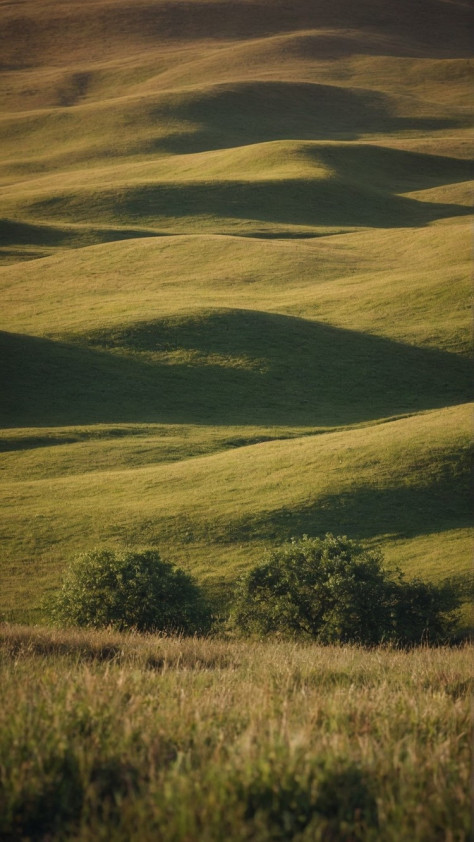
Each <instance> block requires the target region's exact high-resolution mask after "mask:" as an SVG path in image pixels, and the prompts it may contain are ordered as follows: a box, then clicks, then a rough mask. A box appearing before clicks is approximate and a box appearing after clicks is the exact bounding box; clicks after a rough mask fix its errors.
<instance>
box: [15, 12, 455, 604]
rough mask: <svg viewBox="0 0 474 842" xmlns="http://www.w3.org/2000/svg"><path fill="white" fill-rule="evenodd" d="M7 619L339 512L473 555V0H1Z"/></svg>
mask: <svg viewBox="0 0 474 842" xmlns="http://www.w3.org/2000/svg"><path fill="white" fill-rule="evenodd" d="M0 21H1V23H2V26H1V27H0V32H1V36H0V37H1V39H2V55H3V66H2V74H1V78H2V84H1V89H0V101H1V103H2V116H1V118H0V137H1V152H0V183H1V185H2V199H1V209H0V258H1V268H0V290H1V293H0V294H1V300H2V308H1V316H0V345H1V360H2V363H1V378H2V409H1V412H2V416H1V423H2V428H1V430H0V448H1V450H2V456H1V462H0V467H1V480H0V481H1V493H2V515H1V523H0V533H1V536H2V546H3V553H2V562H1V568H0V575H1V578H2V588H1V601H0V614H1V615H2V616H3V617H4V618H7V619H14V620H20V621H21V620H24V619H28V618H29V619H38V618H40V617H41V603H42V599H43V597H44V596H45V595H48V593H50V592H51V590H53V589H54V588H56V587H57V585H58V582H59V579H60V576H61V572H62V570H63V568H64V566H65V564H66V563H67V562H68V560H69V559H70V558H71V556H73V555H74V554H75V553H76V552H78V551H82V550H87V549H91V548H92V547H93V546H96V545H101V544H106V545H109V546H116V547H120V546H128V547H130V546H143V545H150V544H153V545H155V544H156V545H158V546H159V548H160V550H162V552H163V555H164V556H165V557H167V558H169V559H170V560H173V561H175V562H177V563H180V564H182V565H183V566H185V567H186V568H187V569H188V570H190V571H191V572H193V573H195V574H196V575H197V577H198V578H199V579H200V580H201V581H205V582H207V583H209V584H210V585H212V587H215V588H220V589H221V590H222V592H225V591H227V590H228V589H229V587H230V586H231V584H232V581H233V579H234V578H235V576H236V574H237V573H238V572H241V571H242V570H244V569H245V568H246V567H248V566H249V565H250V564H251V563H253V562H254V561H256V560H257V559H258V557H259V554H260V552H261V551H262V549H263V548H264V547H267V546H271V545H274V544H276V543H279V542H280V541H282V540H285V539H287V538H288V537H291V536H292V535H299V534H301V533H303V532H306V533H308V534H315V535H319V534H324V533H325V532H327V531H333V532H335V533H346V534H348V535H350V536H352V537H355V538H358V539H361V540H363V541H364V542H366V543H367V544H368V545H371V546H380V547H381V548H382V550H383V551H384V554H385V557H386V559H387V563H389V564H397V565H399V566H400V567H401V568H402V569H404V570H405V571H406V572H407V573H409V574H410V575H419V576H423V577H426V578H433V579H441V578H443V577H444V576H448V575H466V574H467V573H468V571H469V564H470V543H469V514H468V508H467V506H468V504H467V499H468V480H467V456H466V453H467V448H468V437H469V412H468V401H470V400H471V398H472V393H471V389H470V383H471V381H470V373H469V357H468V355H469V315H468V304H469V293H468V278H469V274H470V259H471V255H470V244H469V224H470V221H469V213H470V192H469V191H470V183H471V182H470V180H471V177H472V169H471V162H470V160H469V137H470V134H469V133H470V130H471V129H470V126H471V114H470V112H469V103H470V102H471V101H472V100H471V98H470V97H469V90H470V59H469V53H470V47H469V39H468V29H469V24H468V21H469V12H468V7H467V5H466V4H465V3H464V2H461V1H460V2H447V0H416V2H408V0H400V2H398V3H397V4H396V8H395V7H393V8H392V7H391V6H390V5H388V4H387V3H385V2H382V0H364V3H362V4H352V3H349V2H348V0H337V2H333V3H331V4H327V3H325V2H322V0H312V2H309V0H291V1H290V0H244V2H242V1H241V2H239V3H237V2H236V0H221V1H220V2H217V0H186V2H184V0H173V2H165V0H140V2H137V3H130V2H125V0H117V2H114V3H111V2H108V0H87V2H81V3H79V2H68V3H64V2H61V0H48V2H44V3H41V4H38V3H36V2H33V0H25V2H23V3H21V4H20V3H16V2H15V3H3V4H0Z"/></svg>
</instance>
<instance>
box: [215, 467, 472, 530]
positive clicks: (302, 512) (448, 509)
mask: <svg viewBox="0 0 474 842" xmlns="http://www.w3.org/2000/svg"><path fill="white" fill-rule="evenodd" d="M450 456H451V461H448V462H446V463H445V464H444V465H443V466H442V470H441V476H435V477H432V478H431V479H432V482H431V483H430V482H429V479H428V480H427V481H426V483H425V484H424V485H423V486H415V487H413V486H409V485H404V486H398V487H388V488H380V487H372V488H367V487H365V488H364V487H363V488H355V490H354V491H353V492H351V493H342V494H336V495H331V496H328V497H323V498H321V499H320V500H318V502H317V503H314V504H312V505H309V506H306V507H303V508H300V509H296V510H294V509H289V508H288V509H280V510H278V511H272V512H270V513H267V515H266V516H265V517H260V516H257V517H250V518H248V519H247V520H243V521H242V522H240V523H237V524H232V525H231V526H230V527H229V530H228V533H227V534H226V535H225V536H222V538H221V540H224V541H226V540H230V541H235V540H237V538H238V539H239V540H242V541H244V540H256V539H258V540H270V539H276V538H278V539H279V540H282V541H285V540H289V539H290V538H291V537H293V536H295V535H324V534H325V533H326V532H332V533H334V534H339V535H340V534H345V535H350V536H351V537H353V538H356V539H360V540H365V539H369V538H373V537H374V536H375V535H391V536H392V537H394V538H414V537H415V536H417V535H420V534H425V535H429V534H435V533H439V532H442V531H445V530H449V529H459V528H463V527H468V526H470V524H471V519H472V517H471V507H470V470H469V464H468V461H469V460H468V454H467V453H454V452H453V453H452V454H450ZM431 467H432V466H431ZM374 472H375V473H376V467H375V468H374ZM426 477H427V478H429V477H430V474H429V466H428V467H427V471H426Z"/></svg>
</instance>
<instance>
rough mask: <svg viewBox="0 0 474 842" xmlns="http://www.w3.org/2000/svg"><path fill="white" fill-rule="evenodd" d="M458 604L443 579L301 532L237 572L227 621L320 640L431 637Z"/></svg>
mask: <svg viewBox="0 0 474 842" xmlns="http://www.w3.org/2000/svg"><path fill="white" fill-rule="evenodd" d="M458 604H459V601H458V599H457V597H456V594H455V593H454V591H453V589H452V588H450V587H449V586H448V585H447V584H446V585H443V586H436V585H433V584H426V583H424V582H420V581H414V582H406V581H405V580H404V578H403V575H402V574H401V573H399V572H398V571H397V572H396V573H394V574H390V573H388V572H387V571H385V570H384V569H383V567H382V556H381V554H380V553H379V552H378V551H368V550H365V549H364V548H363V547H361V546H360V545H358V544H356V543H355V542H353V541H350V540H348V539H347V538H346V537H334V536H333V535H326V537H325V538H322V539H320V538H308V537H307V536H304V537H303V538H301V539H300V540H296V539H293V540H292V541H291V542H290V543H289V544H286V545H284V546H282V547H280V548H279V549H277V550H273V551H272V552H270V553H269V554H268V555H267V557H266V558H265V559H264V560H263V561H262V563H261V564H259V565H257V566H256V567H254V568H253V569H252V570H251V571H250V572H249V573H247V574H245V575H244V576H242V577H241V579H240V580H239V581H238V583H237V587H236V591H235V598H234V603H233V607H232V612H231V623H232V624H233V625H234V626H235V627H236V628H237V629H239V630H241V631H242V632H244V633H251V634H252V633H254V634H259V635H268V634H274V633H279V634H282V635H285V636H288V635H290V636H306V637H310V638H314V639H317V640H318V641H319V642H321V643H333V642H341V643H351V642H356V643H361V644H364V645H367V644H368V645H371V644H377V643H381V642H384V641H393V642H396V643H401V644H410V643H419V642H421V641H423V640H429V641H431V642H438V641H441V640H445V639H446V637H447V636H448V635H449V633H450V631H451V629H452V626H453V622H454V617H453V614H454V612H455V610H456V609H457V607H458Z"/></svg>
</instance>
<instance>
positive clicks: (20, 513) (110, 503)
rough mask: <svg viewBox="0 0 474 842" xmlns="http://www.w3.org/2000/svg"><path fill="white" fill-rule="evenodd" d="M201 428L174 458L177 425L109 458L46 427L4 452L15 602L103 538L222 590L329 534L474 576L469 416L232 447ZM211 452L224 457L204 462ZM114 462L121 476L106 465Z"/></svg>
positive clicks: (460, 411)
mask: <svg viewBox="0 0 474 842" xmlns="http://www.w3.org/2000/svg"><path fill="white" fill-rule="evenodd" d="M200 429H201V432H200V433H199V434H197V433H196V431H195V430H191V431H189V430H188V431H186V430H185V431H183V433H184V435H183V437H184V436H187V438H188V441H189V440H190V437H191V439H194V444H193V445H191V446H190V444H191V443H189V444H188V454H189V455H188V456H187V457H184V456H183V458H181V459H179V458H178V456H177V453H176V451H175V452H174V455H172V456H171V458H174V460H175V461H170V455H169V450H168V455H166V452H167V451H166V445H165V443H164V442H163V439H165V440H166V438H167V436H168V435H171V436H174V437H176V428H172V430H170V431H168V430H167V429H166V428H159V429H157V430H149V431H148V432H147V433H146V436H145V437H144V438H143V437H135V438H133V439H130V438H127V434H128V436H129V435H130V433H131V432H132V433H133V432H134V431H130V430H128V431H127V430H126V429H125V430H123V431H122V435H123V439H120V438H118V439H116V441H115V445H114V447H113V450H111V449H110V448H111V444H110V443H109V442H108V441H107V440H105V441H102V440H101V439H96V440H95V441H94V443H93V447H92V448H91V446H90V444H89V443H88V442H87V439H86V440H85V441H84V432H83V440H82V442H81V441H79V442H76V443H71V444H68V443H67V441H66V442H64V440H63V443H60V444H50V443H49V442H48V439H47V437H43V439H41V437H40V434H39V431H38V430H37V431H36V433H35V432H33V431H30V433H29V436H30V439H29V440H26V442H24V444H23V449H22V448H21V442H17V443H16V448H17V449H16V450H13V451H12V452H10V453H5V454H4V456H3V459H4V464H5V466H6V468H7V471H8V473H7V477H6V479H5V481H4V483H3V488H2V490H3V495H4V499H5V501H6V505H5V507H4V518H3V520H4V524H5V533H4V547H5V559H9V562H7V564H11V570H12V573H11V574H9V573H8V566H7V565H6V566H5V573H6V590H5V599H6V601H7V603H9V604H10V606H11V605H12V601H13V598H15V600H16V601H17V604H22V603H23V604H27V603H28V602H30V603H31V601H32V592H31V590H30V588H31V580H30V579H29V575H28V569H29V566H30V564H33V565H34V567H33V569H34V570H35V571H36V573H35V590H36V598H37V593H38V587H40V588H45V587H48V586H50V585H53V584H54V583H55V582H56V581H57V577H58V575H59V570H60V569H61V568H62V566H63V564H64V558H65V556H67V555H69V556H71V555H73V554H75V553H76V552H77V551H78V550H82V549H86V548H87V547H90V546H95V545H96V544H97V543H98V542H102V543H104V542H105V543H106V544H109V545H119V546H120V545H123V544H125V546H135V545H137V546H143V545H147V544H148V545H149V544H159V546H160V548H163V551H165V549H166V555H167V556H168V555H171V557H172V558H173V560H174V561H176V562H178V563H180V564H183V563H185V564H186V565H189V567H190V569H191V570H192V571H193V572H195V573H197V574H199V576H201V577H205V578H207V579H209V580H211V581H212V582H213V583H214V584H217V583H219V582H220V581H222V580H225V581H227V582H229V581H230V580H232V578H233V577H234V576H235V575H236V573H237V572H238V571H240V570H241V569H242V568H245V567H247V566H248V565H249V564H250V563H251V562H253V561H255V559H256V557H257V555H258V553H259V551H260V549H261V547H262V546H268V545H274V544H278V543H280V542H281V541H282V540H286V539H288V538H289V537H291V536H292V535H298V534H302V533H304V532H306V533H308V534H324V533H325V532H326V531H327V530H328V529H330V530H336V529H338V530H339V531H340V532H341V533H347V534H350V535H353V536H354V537H357V538H360V539H363V540H365V541H366V542H367V541H368V542H369V543H372V542H376V543H377V544H380V545H381V546H382V547H383V548H385V547H387V548H388V549H390V547H392V548H393V546H394V542H401V545H402V546H403V548H404V549H403V552H400V551H397V552H396V553H395V556H396V558H395V561H396V563H399V564H400V565H401V566H402V567H403V566H404V556H405V555H406V556H407V558H409V560H410V563H409V564H407V567H406V569H409V570H410V571H411V572H416V573H418V574H420V573H422V574H423V575H425V576H428V577H430V576H431V577H439V576H443V575H448V574H454V573H462V572H465V571H467V570H468V569H469V559H470V552H469V537H468V533H469V530H468V526H469V508H468V503H467V500H468V494H467V487H468V483H469V479H468V476H469V470H468V448H469V407H453V408H450V409H445V410H439V411H434V412H429V413H422V414H417V415H414V416H411V417H408V418H405V419H399V420H395V421H392V422H389V423H385V424H379V425H372V426H369V427H367V426H364V427H361V428H358V429H349V430H342V431H338V432H326V433H322V432H320V433H319V434H316V435H315V434H313V435H305V436H303V437H301V436H300V437H298V438H290V439H287V440H280V441H267V442H265V441H262V442H260V443H256V444H253V445H250V446H249V445H246V443H245V438H243V436H245V432H244V430H242V429H241V430H240V431H236V430H235V431H234V440H233V442H232V441H229V440H227V441H225V440H222V439H221V440H219V439H218V440H216V439H214V441H212V440H211V439H210V438H209V437H208V436H209V434H208V433H207V431H206V430H205V429H202V428H200ZM237 432H240V435H241V436H242V439H241V440H240V441H239V439H238V437H237ZM265 432H266V434H267V436H268V437H269V436H270V435H271V431H269V430H266V431H264V430H260V435H261V436H262V437H263V438H265V436H264V435H262V434H264V433H265ZM282 432H283V431H280V435H282ZM143 433H144V431H143V430H142V436H143ZM66 434H67V431H64V432H63V433H62V435H63V436H65V435H66ZM250 434H251V435H253V436H254V437H255V438H256V437H257V434H258V431H255V430H253V431H251V433H250ZM35 435H36V436H37V437H38V439H37V441H38V444H39V445H41V446H39V447H36V448H35V447H34V446H32V445H34V442H35ZM50 435H51V433H50ZM69 435H70V436H71V435H72V436H74V431H73V430H71V431H70V433H69ZM210 435H211V436H213V435H214V433H212V432H211V433H210ZM76 437H77V433H76ZM174 441H175V442H176V438H175V439H174ZM257 441H258V439H257ZM232 445H234V446H232ZM236 445H237V446H236ZM174 446H175V447H176V444H175V445H174ZM204 447H207V449H208V450H212V449H214V450H216V451H217V452H215V453H209V455H205V454H204V455H198V454H199V448H201V449H203V448H204ZM103 448H104V449H103ZM168 448H169V446H168ZM222 448H225V449H222ZM171 449H172V448H171ZM20 451H21V452H20ZM219 451H220V452H219ZM201 452H202V450H201ZM146 453H147V454H148V456H146ZM112 454H113V464H114V465H117V466H119V465H121V464H122V467H120V468H119V467H117V469H115V470H111V469H110V461H109V459H110V457H111V456H112ZM194 454H195V455H194ZM163 457H164V459H165V461H161V460H162V459H163ZM134 462H135V464H134ZM42 465H45V466H46V465H49V466H50V467H49V471H50V474H49V476H47V474H48V468H46V467H43V468H42V467H41V466H42ZM94 468H95V470H94ZM43 474H44V477H45V478H42V477H43ZM445 538H446V544H444V543H443V542H444V540H445ZM421 539H423V540H421ZM440 553H441V557H439V554H440ZM388 555H389V556H390V553H388ZM28 558H30V559H31V562H30V563H28V562H26V561H24V562H23V563H22V565H20V569H19V567H18V563H19V559H28ZM390 560H392V558H390ZM19 574H20V575H19Z"/></svg>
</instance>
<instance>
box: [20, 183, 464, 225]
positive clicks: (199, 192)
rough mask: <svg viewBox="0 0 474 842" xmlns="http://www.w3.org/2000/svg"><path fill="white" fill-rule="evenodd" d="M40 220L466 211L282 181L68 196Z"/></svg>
mask: <svg viewBox="0 0 474 842" xmlns="http://www.w3.org/2000/svg"><path fill="white" fill-rule="evenodd" d="M32 210H33V212H34V213H36V214H38V213H40V212H41V213H46V214H48V215H54V216H58V217H59V218H61V217H64V216H67V217H70V218H72V217H73V216H76V217H77V216H78V217H79V218H83V219H84V221H86V220H87V221H88V220H90V219H93V218H96V219H97V221H99V220H100V219H101V218H103V217H104V218H107V219H109V218H110V219H111V220H114V221H115V222H118V221H120V222H124V221H126V222H127V224H129V225H134V224H137V225H147V224H150V225H152V224H153V222H154V221H156V220H158V221H159V224H160V225H163V224H164V222H165V221H166V220H169V219H171V220H173V219H179V218H181V219H183V218H186V217H190V218H192V219H193V220H195V219H196V218H197V219H199V218H202V217H204V218H205V219H206V221H207V220H211V219H212V220H214V222H213V223H212V224H215V225H217V226H218V225H219V219H221V220H228V219H237V220H240V219H242V220H248V219H250V220H253V221H258V222H273V223H276V224H280V225H306V226H314V225H324V226H353V227H358V226H368V227H373V228H388V227H413V226H420V225H427V224H429V223H430V222H433V221H435V220H437V219H441V218H446V217H454V216H463V215H467V214H469V213H470V212H471V210H470V208H469V207H467V206H464V205H454V204H449V205H448V204H446V205H445V204H435V203H434V202H429V203H428V202H421V201H418V200H415V199H410V198H405V197H403V196H396V195H394V194H391V193H389V192H382V191H381V190H372V189H370V188H369V187H366V186H365V185H364V184H360V183H357V180H356V177H354V180H353V181H350V180H347V181H342V180H341V181H339V180H338V179H336V178H335V179H322V180H318V179H314V180H309V179H307V180H303V179H285V180H276V181H261V182H251V181H225V182H222V181H221V182H219V181H215V182H204V183H202V182H201V183H192V182H187V183H185V184H180V183H179V182H175V183H173V184H166V183H162V184H159V185H143V186H140V187H130V188H128V189H123V190H121V191H111V190H104V191H101V192H97V193H95V194H94V197H93V202H92V204H89V202H88V201H87V200H83V199H79V201H77V200H76V197H75V196H71V198H70V199H69V198H68V197H61V199H56V198H53V199H49V200H46V201H42V202H40V203H35V204H34V205H33V206H32Z"/></svg>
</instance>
